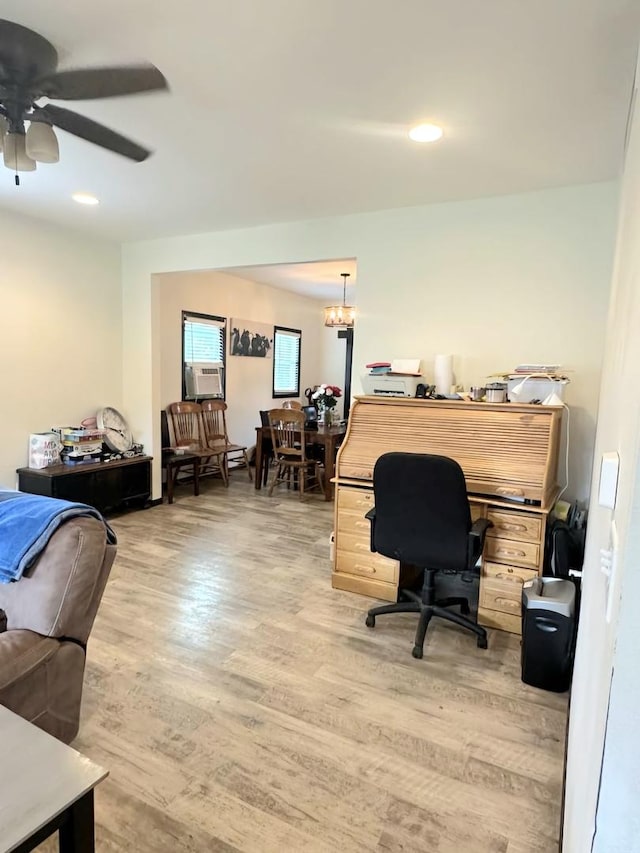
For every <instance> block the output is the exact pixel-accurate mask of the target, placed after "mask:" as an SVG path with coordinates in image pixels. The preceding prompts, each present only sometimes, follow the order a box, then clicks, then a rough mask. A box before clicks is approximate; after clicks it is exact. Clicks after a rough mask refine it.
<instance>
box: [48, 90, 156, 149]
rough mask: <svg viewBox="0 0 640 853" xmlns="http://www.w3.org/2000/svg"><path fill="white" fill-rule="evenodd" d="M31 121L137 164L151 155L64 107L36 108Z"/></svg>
mask: <svg viewBox="0 0 640 853" xmlns="http://www.w3.org/2000/svg"><path fill="white" fill-rule="evenodd" d="M33 120H34V121H47V122H49V123H51V124H53V125H55V127H59V128H60V129H61V130H66V131H67V133H72V134H73V135H74V136H79V137H80V138H81V139H86V140H87V142H93V143H94V145H99V146H100V147H101V148H107V149H108V150H109V151H114V152H115V153H116V154H121V155H122V156H123V157H128V158H129V159H130V160H135V161H136V162H137V163H141V162H142V161H143V160H146V159H147V157H148V156H149V155H150V154H151V151H149V150H148V149H147V148H143V147H142V146H141V145H138V144H137V143H136V142H133V141H132V140H131V139H127V138H126V136H121V135H120V134H119V133H116V132H115V130H110V129H109V128H108V127H105V126H104V125H103V124H98V122H97V121H93V119H90V118H86V116H81V115H79V113H74V112H73V111H72V110H67V109H65V108H64V107H56V106H54V105H53V104H47V106H46V107H37V108H36V109H35V110H34V114H33Z"/></svg>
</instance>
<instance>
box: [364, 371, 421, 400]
mask: <svg viewBox="0 0 640 853" xmlns="http://www.w3.org/2000/svg"><path fill="white" fill-rule="evenodd" d="M420 383H424V376H396V375H394V374H393V373H382V374H380V375H378V376H371V375H370V374H368V375H367V376H363V377H362V390H363V391H364V393H365V394H370V395H374V396H376V397H415V396H416V390H417V388H418V385H419V384H420Z"/></svg>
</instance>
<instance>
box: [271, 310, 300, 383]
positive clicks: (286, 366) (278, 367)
mask: <svg viewBox="0 0 640 853" xmlns="http://www.w3.org/2000/svg"><path fill="white" fill-rule="evenodd" d="M301 342H302V332H301V331H300V329H285V328H284V326H275V327H274V330H273V396H274V397H297V396H299V394H300V344H301Z"/></svg>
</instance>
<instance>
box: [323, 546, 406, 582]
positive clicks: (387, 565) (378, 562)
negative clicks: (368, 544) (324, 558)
mask: <svg viewBox="0 0 640 853" xmlns="http://www.w3.org/2000/svg"><path fill="white" fill-rule="evenodd" d="M336 571H337V572H342V573H344V574H348V575H357V576H358V577H366V578H371V579H372V580H378V581H386V582H387V583H397V582H398V563H397V562H395V560H387V558H386V557H380V556H379V555H377V554H371V553H369V555H368V556H367V555H361V556H360V555H358V554H354V553H352V552H350V551H340V550H339V551H338V554H337V556H336Z"/></svg>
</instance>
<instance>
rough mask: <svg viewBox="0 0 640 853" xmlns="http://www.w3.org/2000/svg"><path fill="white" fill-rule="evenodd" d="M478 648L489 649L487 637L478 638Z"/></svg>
mask: <svg viewBox="0 0 640 853" xmlns="http://www.w3.org/2000/svg"><path fill="white" fill-rule="evenodd" d="M478 648H479V649H486V648H487V638H486V637H478Z"/></svg>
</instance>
